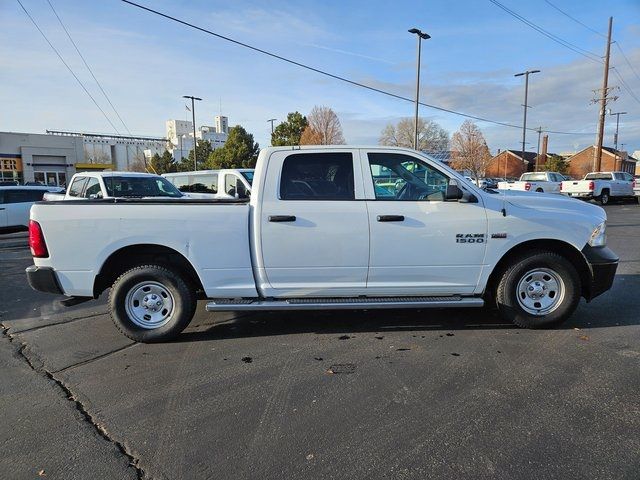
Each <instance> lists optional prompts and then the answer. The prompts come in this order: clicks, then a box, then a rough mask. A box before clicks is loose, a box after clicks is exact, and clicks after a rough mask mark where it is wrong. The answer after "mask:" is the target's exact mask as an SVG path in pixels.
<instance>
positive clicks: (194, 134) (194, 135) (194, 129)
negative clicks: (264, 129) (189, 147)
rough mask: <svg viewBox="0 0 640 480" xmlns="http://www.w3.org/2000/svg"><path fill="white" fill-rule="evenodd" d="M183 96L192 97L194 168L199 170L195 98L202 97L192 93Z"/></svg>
mask: <svg viewBox="0 0 640 480" xmlns="http://www.w3.org/2000/svg"><path fill="white" fill-rule="evenodd" d="M182 98H190V99H191V115H192V118H193V169H194V170H198V155H197V154H196V147H197V146H198V141H197V139H196V104H195V100H202V99H201V98H198V97H194V96H192V95H183V96H182Z"/></svg>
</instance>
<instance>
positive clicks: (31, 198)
mask: <svg viewBox="0 0 640 480" xmlns="http://www.w3.org/2000/svg"><path fill="white" fill-rule="evenodd" d="M61 191H63V189H62V188H59V187H47V186H45V185H42V186H37V187H30V186H29V187H27V186H7V187H0V230H2V229H9V228H20V227H25V228H26V227H28V226H29V209H30V208H31V205H33V204H34V202H39V201H41V200H42V197H43V196H44V195H45V194H46V193H47V192H61Z"/></svg>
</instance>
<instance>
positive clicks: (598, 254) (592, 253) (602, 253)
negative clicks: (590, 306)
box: [582, 245, 620, 301]
mask: <svg viewBox="0 0 640 480" xmlns="http://www.w3.org/2000/svg"><path fill="white" fill-rule="evenodd" d="M582 254H583V255H584V256H585V258H586V259H587V262H588V263H589V268H590V269H591V285H590V286H589V289H588V295H587V296H586V299H587V301H590V300H592V299H594V298H595V297H597V296H598V295H600V294H602V293H604V292H606V291H607V290H609V289H610V288H611V286H612V285H613V279H614V277H615V275H616V269H617V268H618V261H619V260H620V259H619V258H618V255H616V254H615V253H614V252H613V251H612V250H611V249H609V248H607V247H592V246H590V245H586V246H585V247H584V248H583V249H582Z"/></svg>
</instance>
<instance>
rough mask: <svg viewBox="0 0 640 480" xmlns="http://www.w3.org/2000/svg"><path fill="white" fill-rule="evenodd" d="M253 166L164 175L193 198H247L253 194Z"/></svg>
mask: <svg viewBox="0 0 640 480" xmlns="http://www.w3.org/2000/svg"><path fill="white" fill-rule="evenodd" d="M253 172H254V169H252V168H241V169H223V170H198V171H194V172H178V173H165V174H163V175H162V176H163V177H165V178H166V179H167V180H169V181H170V182H171V183H173V184H174V185H175V186H176V187H177V188H178V190H180V191H181V192H183V193H189V194H190V195H191V196H192V197H193V198H247V197H248V196H249V195H250V194H251V182H252V181H253Z"/></svg>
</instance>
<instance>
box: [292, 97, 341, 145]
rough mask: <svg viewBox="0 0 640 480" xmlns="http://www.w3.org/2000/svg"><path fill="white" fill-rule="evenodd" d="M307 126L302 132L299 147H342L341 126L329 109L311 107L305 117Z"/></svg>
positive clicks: (336, 116) (334, 113)
mask: <svg viewBox="0 0 640 480" xmlns="http://www.w3.org/2000/svg"><path fill="white" fill-rule="evenodd" d="M307 121H308V122H309V125H308V126H307V127H306V128H305V129H304V131H303V132H302V136H301V137H300V145H344V143H345V141H344V136H343V134H342V125H340V119H339V118H338V115H336V112H334V111H333V110H332V109H331V108H329V107H319V106H315V107H313V110H311V113H310V114H309V115H307Z"/></svg>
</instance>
